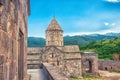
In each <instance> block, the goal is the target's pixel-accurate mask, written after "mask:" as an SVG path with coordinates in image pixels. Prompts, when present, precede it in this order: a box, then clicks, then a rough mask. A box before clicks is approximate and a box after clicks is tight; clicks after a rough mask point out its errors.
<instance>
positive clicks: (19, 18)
mask: <svg viewBox="0 0 120 80" xmlns="http://www.w3.org/2000/svg"><path fill="white" fill-rule="evenodd" d="M28 14H29V0H0V78H1V79H0V80H26V79H27V66H26V53H27V52H26V51H27V26H28V25H27V21H28ZM18 74H19V75H18Z"/></svg>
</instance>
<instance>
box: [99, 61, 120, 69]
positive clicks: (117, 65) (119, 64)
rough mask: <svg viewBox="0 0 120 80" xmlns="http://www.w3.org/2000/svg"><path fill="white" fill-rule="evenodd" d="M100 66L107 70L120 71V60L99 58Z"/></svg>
mask: <svg viewBox="0 0 120 80" xmlns="http://www.w3.org/2000/svg"><path fill="white" fill-rule="evenodd" d="M98 64H99V65H98V68H99V69H100V70H107V71H120V61H114V60H99V61H98Z"/></svg>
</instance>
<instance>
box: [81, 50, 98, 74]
mask: <svg viewBox="0 0 120 80" xmlns="http://www.w3.org/2000/svg"><path fill="white" fill-rule="evenodd" d="M81 57H82V60H81V61H82V62H81V63H82V73H83V74H93V75H98V55H97V54H96V53H94V52H85V53H82V56H81Z"/></svg>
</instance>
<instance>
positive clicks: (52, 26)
mask: <svg viewBox="0 0 120 80" xmlns="http://www.w3.org/2000/svg"><path fill="white" fill-rule="evenodd" d="M49 30H61V31H63V30H62V28H61V27H60V25H59V24H58V22H57V20H56V19H55V18H53V19H52V21H51V23H50V24H49V26H48V28H47V31H49Z"/></svg>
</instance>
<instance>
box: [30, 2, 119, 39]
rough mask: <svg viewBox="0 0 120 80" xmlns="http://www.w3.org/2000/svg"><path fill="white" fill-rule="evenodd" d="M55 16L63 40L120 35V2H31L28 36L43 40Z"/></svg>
mask: <svg viewBox="0 0 120 80" xmlns="http://www.w3.org/2000/svg"><path fill="white" fill-rule="evenodd" d="M54 15H55V17H56V19H57V21H58V23H59V24H60V26H61V27H62V29H63V30H64V36H65V35H71V36H73V35H81V34H94V33H100V34H104V33H108V32H120V0H37V1H35V0H31V14H30V16H29V22H28V36H34V37H45V30H46V28H47V27H48V25H49V24H50V22H51V20H52V18H53V16H54Z"/></svg>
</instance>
